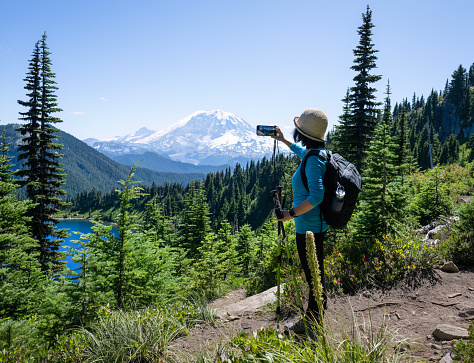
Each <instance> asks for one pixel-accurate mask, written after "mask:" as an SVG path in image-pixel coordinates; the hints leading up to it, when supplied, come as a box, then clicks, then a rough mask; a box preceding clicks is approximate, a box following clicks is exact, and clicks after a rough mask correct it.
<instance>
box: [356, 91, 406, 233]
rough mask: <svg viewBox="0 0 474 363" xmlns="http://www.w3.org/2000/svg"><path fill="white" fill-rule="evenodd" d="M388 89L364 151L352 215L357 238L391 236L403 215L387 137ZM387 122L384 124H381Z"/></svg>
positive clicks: (390, 138) (392, 156) (391, 145)
mask: <svg viewBox="0 0 474 363" xmlns="http://www.w3.org/2000/svg"><path fill="white" fill-rule="evenodd" d="M391 118H392V116H391V112H390V86H389V85H387V97H386V98H385V106H384V117H383V119H382V122H380V123H379V124H378V125H377V128H376V129H375V132H374V137H373V139H372V140H371V143H370V148H369V150H368V152H367V156H368V157H367V169H366V172H365V174H364V177H363V184H364V190H363V192H362V193H361V204H360V208H359V211H360V212H359V213H358V214H357V215H356V218H355V222H356V231H357V232H356V233H357V235H358V236H359V237H363V238H368V239H369V240H370V239H373V238H380V237H381V236H382V235H384V234H387V233H393V232H395V231H396V230H397V228H398V227H399V225H400V223H399V222H400V221H401V219H402V218H403V216H404V213H403V212H402V209H403V205H404V203H403V194H402V190H401V189H400V188H399V187H398V186H397V183H396V177H397V169H398V168H397V165H396V162H397V160H396V155H395V153H394V152H393V151H394V149H395V144H394V143H393V141H392V137H391V136H390V121H391ZM385 121H387V122H385Z"/></svg>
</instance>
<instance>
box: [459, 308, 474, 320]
mask: <svg viewBox="0 0 474 363" xmlns="http://www.w3.org/2000/svg"><path fill="white" fill-rule="evenodd" d="M458 315H459V316H460V317H463V318H469V320H471V319H474V307H472V306H463V307H462V308H461V310H459V313H458Z"/></svg>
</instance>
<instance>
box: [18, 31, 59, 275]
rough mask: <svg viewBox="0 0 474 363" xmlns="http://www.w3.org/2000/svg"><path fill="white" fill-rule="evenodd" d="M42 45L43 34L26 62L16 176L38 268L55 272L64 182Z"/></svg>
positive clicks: (50, 80) (48, 68) (50, 82)
mask: <svg viewBox="0 0 474 363" xmlns="http://www.w3.org/2000/svg"><path fill="white" fill-rule="evenodd" d="M49 56H50V53H49V51H48V47H47V45H46V34H44V35H43V37H42V39H41V41H39V42H37V43H36V45H35V49H34V51H33V58H32V59H31V61H30V66H29V72H28V74H27V76H26V78H25V81H26V86H25V89H26V90H27V91H28V93H27V97H29V99H28V101H18V103H19V104H20V105H22V106H25V107H26V108H27V109H28V110H27V111H26V112H20V115H22V116H23V117H21V118H20V119H21V120H23V121H26V124H24V125H22V126H20V127H19V129H18V130H19V131H20V132H21V134H22V135H23V136H24V139H23V142H24V143H23V144H22V145H20V146H19V147H18V150H19V152H20V155H19V157H18V160H25V162H24V163H23V167H24V169H23V170H22V171H21V172H20V173H19V175H20V176H22V177H23V184H25V185H26V194H27V197H28V199H30V200H31V201H32V202H33V203H34V205H35V207H34V208H32V209H31V210H29V212H28V214H29V215H30V216H31V217H32V219H31V222H30V225H31V229H32V233H33V237H34V238H35V239H36V240H37V241H38V244H39V247H38V251H39V261H40V264H41V269H42V270H43V271H46V270H48V269H52V270H53V271H58V270H59V269H60V268H61V265H62V264H61V258H62V257H61V254H60V253H59V252H58V249H59V246H60V244H61V242H63V240H62V238H65V237H66V236H67V233H66V231H65V230H59V229H55V225H56V224H57V223H58V220H57V219H56V218H54V215H55V213H57V212H58V210H59V208H61V207H64V206H65V205H66V204H65V203H64V202H63V201H62V199H61V198H60V197H61V196H62V195H64V194H65V192H64V190H61V189H60V187H61V185H63V184H64V183H65V180H64V176H65V174H63V173H62V171H63V169H61V168H60V165H61V164H60V163H59V161H58V160H59V159H60V158H61V156H62V155H61V154H59V153H58V151H59V150H61V149H62V145H60V144H57V143H55V142H54V141H55V139H56V138H58V135H57V133H58V132H59V130H58V129H57V128H56V127H54V125H55V124H56V123H59V122H62V121H61V120H60V119H59V118H57V117H54V114H55V113H56V112H59V111H61V109H60V108H58V105H57V101H56V95H55V93H54V92H55V91H56V90H57V87H56V86H55V84H56V82H55V81H54V77H55V74H54V73H53V72H52V71H51V59H50V57H49Z"/></svg>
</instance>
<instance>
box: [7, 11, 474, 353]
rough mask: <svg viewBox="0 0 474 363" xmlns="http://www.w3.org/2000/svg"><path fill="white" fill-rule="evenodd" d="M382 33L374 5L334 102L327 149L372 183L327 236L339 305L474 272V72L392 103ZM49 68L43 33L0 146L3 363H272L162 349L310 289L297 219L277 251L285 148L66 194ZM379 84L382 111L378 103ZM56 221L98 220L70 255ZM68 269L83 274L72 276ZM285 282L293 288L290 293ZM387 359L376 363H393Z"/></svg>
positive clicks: (289, 163) (330, 284) (328, 271)
mask: <svg viewBox="0 0 474 363" xmlns="http://www.w3.org/2000/svg"><path fill="white" fill-rule="evenodd" d="M373 31H374V25H373V23H372V11H371V10H370V9H369V7H367V10H366V11H365V12H364V13H363V14H362V25H361V26H360V27H359V28H358V29H357V32H358V35H359V37H360V41H359V44H357V45H356V47H355V49H354V50H353V53H354V60H353V63H352V66H351V65H350V64H348V67H351V69H352V70H353V72H354V79H353V81H354V83H353V84H352V85H348V88H347V90H341V92H340V95H341V97H342V96H344V97H343V98H342V99H341V116H340V117H339V124H338V126H336V127H335V129H334V130H331V131H329V133H328V135H327V149H329V150H332V152H333V153H339V154H341V155H343V156H344V157H345V158H346V159H348V160H349V161H350V162H352V163H353V164H354V165H356V166H357V168H358V170H359V172H360V173H361V175H362V180H363V182H362V191H361V193H360V195H359V201H358V205H357V207H356V210H355V212H354V214H353V216H352V218H351V220H350V222H349V224H348V225H347V227H346V228H344V229H342V230H331V229H330V230H329V231H328V233H327V237H326V241H325V252H324V253H325V256H324V258H325V266H324V268H325V281H324V285H325V288H326V289H327V291H328V293H329V294H331V295H337V294H348V293H354V292H356V291H360V290H361V289H368V288H388V287H390V286H392V285H393V284H395V283H396V282H398V281H401V280H402V279H404V278H407V277H413V276H418V275H420V274H422V273H424V272H426V271H429V270H432V269H433V268H435V266H437V265H439V264H440V262H441V261H445V260H450V261H454V262H455V263H456V264H459V265H463V266H471V267H473V266H474V230H473V228H474V202H473V201H472V199H470V200H469V196H471V195H472V193H473V190H474V63H473V64H472V65H465V66H463V65H459V67H458V68H457V69H454V70H453V73H452V74H451V75H433V84H438V82H440V81H441V80H440V79H438V78H439V77H446V76H447V77H448V80H447V81H446V85H445V87H444V89H441V90H435V89H433V90H432V91H431V93H430V94H429V95H416V94H413V95H409V96H408V95H407V98H405V99H403V100H397V101H394V100H392V99H391V85H390V82H389V81H388V80H384V78H383V75H378V74H376V70H377V68H376V63H377V57H378V50H377V47H376V45H375V44H374V43H373V40H372V35H373V34H372V32H373ZM53 55H54V51H53V52H50V50H49V48H48V45H47V36H46V33H45V34H43V35H42V37H41V38H40V39H39V40H38V42H37V43H36V44H35V45H34V48H33V52H32V55H31V59H30V60H29V67H28V69H27V70H25V72H26V76H25V79H24V80H19V82H22V81H23V84H24V90H25V96H24V98H23V99H22V100H19V101H18V102H19V104H20V105H21V106H22V108H23V111H22V112H21V113H20V115H19V119H20V121H21V125H18V128H17V131H18V132H19V133H21V135H22V138H23V143H22V144H20V145H17V144H12V143H11V142H10V141H9V137H8V136H7V135H6V133H5V131H4V132H3V134H2V135H1V140H0V142H1V146H0V150H1V153H0V362H113V361H114V362H176V361H190V362H191V361H200V362H221V361H222V362H223V361H226V362H247V361H269V362H270V361H273V360H264V359H263V358H262V359H261V360H259V359H258V354H255V355H254V356H251V355H250V353H249V350H245V349H239V348H238V347H239V345H238V344H236V343H235V341H234V342H233V344H232V342H227V344H228V346H227V348H228V350H227V351H226V352H227V353H226V357H227V358H226V359H228V360H223V358H222V355H221V356H217V357H215V356H211V355H210V354H207V355H206V353H205V352H204V353H200V356H199V357H196V356H194V357H192V358H189V357H188V358H186V359H187V360H186V359H185V358H183V357H176V356H175V355H169V354H168V353H167V352H168V351H167V346H168V345H169V344H170V343H171V342H172V341H173V340H174V339H177V338H178V337H180V336H184V335H186V334H187V332H188V331H189V329H190V327H192V326H193V325H195V324H197V322H198V321H202V320H203V319H204V318H203V317H202V309H205V305H206V302H208V301H211V300H213V299H216V298H219V297H222V296H225V295H226V294H227V293H228V292H229V291H231V290H234V289H237V288H245V289H246V293H247V295H253V294H257V293H260V292H262V291H265V290H267V289H269V288H271V287H273V286H276V285H277V273H276V272H277V269H278V268H279V266H280V265H281V266H282V267H281V268H282V269H283V270H285V271H286V270H287V269H288V266H289V265H290V263H292V261H293V260H294V263H295V264H296V266H297V268H296V270H297V280H298V281H303V280H304V275H303V274H302V273H301V272H298V271H300V270H301V268H298V267H299V265H298V264H299V260H298V257H297V252H296V246H295V241H294V240H295V237H294V222H293V221H287V222H284V226H285V229H286V235H287V238H288V246H287V250H285V249H283V250H282V251H283V252H282V251H281V250H280V247H281V246H280V244H279V238H278V228H277V221H276V219H275V218H274V215H273V208H274V201H273V198H272V193H271V191H272V190H275V189H276V187H277V186H282V187H283V189H284V190H285V207H286V208H285V209H290V208H291V206H292V202H293V201H292V185H291V179H292V176H293V174H294V172H295V170H296V168H297V167H298V165H299V159H298V158H297V157H296V156H294V155H290V154H288V153H283V152H278V150H277V152H276V153H275V155H274V156H273V157H271V158H263V159H262V160H253V161H249V162H248V163H247V164H246V165H241V164H236V165H235V166H234V167H229V168H227V169H226V170H223V171H220V172H215V173H209V174H207V175H206V176H205V177H204V178H202V179H198V180H195V181H191V182H188V183H186V184H182V183H177V182H164V183H160V184H158V183H156V184H155V183H153V184H152V185H151V186H146V185H144V184H143V183H142V181H141V180H140V178H139V177H138V176H137V170H139V169H140V164H139V163H138V164H135V165H134V166H133V167H131V168H130V170H129V174H128V176H127V178H125V179H124V180H117V182H118V184H117V185H118V187H117V188H113V189H111V190H110V191H109V192H104V191H101V190H99V189H98V188H92V189H89V190H85V191H80V192H78V193H77V194H75V195H68V194H67V193H66V192H65V188H64V184H65V183H67V175H65V173H64V170H63V168H62V165H63V164H62V162H63V161H62V151H61V150H62V144H60V143H58V140H57V139H58V133H59V132H60V127H61V123H62V122H63V121H62V120H61V119H59V118H58V117H57V113H58V112H59V111H60V110H61V109H60V100H59V99H58V98H57V96H56V93H57V87H56V82H55V76H56V75H55V73H54V65H53V58H54V57H53ZM377 82H378V83H377ZM380 82H384V83H385V85H384V90H385V91H384V95H385V97H384V99H383V100H377V99H376V96H375V92H376V90H375V83H377V84H380ZM443 83H444V82H443ZM281 147H282V148H283V147H284V146H283V145H281ZM13 151H15V153H16V154H15V155H18V165H21V167H19V168H18V170H16V169H14V168H13V165H17V164H15V163H14V161H13V160H12V159H13V157H12V156H11V155H12V152H13ZM466 200H469V201H467V202H465V203H461V201H466ZM60 218H87V219H91V220H92V221H93V223H94V226H93V232H92V233H88V234H80V235H77V242H76V244H75V247H73V248H70V249H69V250H68V251H67V252H61V251H60V248H59V247H60V245H61V243H62V242H63V241H64V238H66V237H67V235H68V233H71V232H74V231H67V230H64V229H58V228H57V224H58V221H59V219H60ZM450 218H451V219H450ZM453 218H454V219H453ZM440 219H450V220H452V222H451V224H450V227H449V233H445V234H443V235H442V236H439V238H438V239H439V241H438V243H437V244H436V245H429V244H427V243H426V242H424V241H423V238H424V236H423V235H421V234H420V233H417V232H416V231H417V230H418V229H419V228H421V227H422V226H424V225H427V224H430V223H432V222H433V221H437V220H440ZM111 223H112V224H113V226H114V228H116V230H117V231H118V233H113V232H112V224H111ZM67 256H70V257H72V259H73V260H74V261H75V262H77V263H79V265H80V267H79V268H77V269H76V270H71V269H69V268H68V267H67V266H66V263H65V258H66V257H67ZM283 275H284V274H283ZM292 281H293V280H292V279H291V278H290V277H287V276H286V275H284V277H283V281H282V282H283V283H285V287H284V289H283V293H284V294H290V292H291V291H293V290H292V289H293V288H292V287H291V285H292ZM114 319H116V320H114ZM127 319H129V320H127ZM126 321H131V322H135V323H136V322H139V325H140V329H143V330H141V331H142V333H143V331H145V329H148V333H149V336H150V337H151V336H152V335H153V334H156V336H153V337H152V338H150V339H151V340H152V342H149V341H142V342H138V340H137V341H135V340H133V339H135V338H133V337H132V335H133V334H132V333H130V336H126V335H124V336H122V337H121V338H120V339H122V340H117V341H115V340H114V342H115V343H114V344H116V346H115V347H112V345H108V346H106V344H105V342H109V343H110V342H112V341H113V339H119V338H115V337H113V336H112V335H113V334H114V331H115V333H116V331H117V330H126V329H125V328H116V329H114V328H113V326H120V325H117V324H125V322H126ZM114 324H116V325H114ZM130 324H132V323H130ZM132 325H133V324H132ZM107 329H108V330H107ZM127 329H128V328H127ZM130 329H131V328H130ZM152 332H154V333H152ZM143 334H145V333H143ZM473 338H474V337H473ZM239 339H243V340H245V339H247V340H248V341H249V342H250V341H251V340H252V339H257V338H255V337H251V336H248V337H247V338H246V337H244V336H240V338H239ZM132 340H133V343H130V341H132ZM109 343H108V344H109ZM129 343H130V344H129ZM110 344H112V343H110ZM134 344H135V345H134ZM255 344H257V345H258V344H260V343H258V342H257V343H255ZM262 344H263V343H262ZM268 344H269V345H270V346H271V345H272V344H277V343H275V342H274V341H273V343H272V342H270V343H268ZM278 344H280V343H278ZM133 346H134V347H135V348H133ZM118 347H122V348H123V349H119V348H118ZM125 347H126V348H125ZM262 347H263V345H262ZM273 347H275V346H273ZM295 347H297V345H295ZM127 349H128V350H127ZM261 349H262V351H261V352H260V354H261V356H262V357H264V356H265V354H266V353H265V349H266V348H261ZM291 349H299V348H291ZM291 349H289V350H288V352H287V353H288V354H290V352H289V351H290V350H291ZM468 349H469V346H467V347H466V348H465V351H468ZM471 349H472V346H471ZM112 351H113V352H115V353H116V354H117V355H116V356H113V355H111V354H112V353H111V352H112ZM119 351H120V352H121V353H120V354H122V355H121V356H119ZM459 352H460V353H459V354H460V356H462V354H463V353H462V351H461V350H460V351H459ZM267 353H268V352H267ZM255 357H257V358H255ZM239 359H240V360H239ZM252 359H253V360H252ZM384 359H385V358H380V360H372V361H374V362H375V361H380V362H385V361H387V362H389V361H390V360H384ZM274 361H287V360H284V359H283V358H282V360H278V359H276V360H274ZM307 361H309V360H307ZM322 361H326V360H323V359H322V358H321V359H319V358H314V362H322ZM327 361H330V360H327ZM335 361H337V360H335ZM340 361H342V360H340ZM367 361H368V360H367Z"/></svg>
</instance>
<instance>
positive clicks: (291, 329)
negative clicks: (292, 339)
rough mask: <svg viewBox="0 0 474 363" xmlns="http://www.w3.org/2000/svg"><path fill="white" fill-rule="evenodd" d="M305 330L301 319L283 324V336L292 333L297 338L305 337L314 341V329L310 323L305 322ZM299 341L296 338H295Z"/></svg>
mask: <svg viewBox="0 0 474 363" xmlns="http://www.w3.org/2000/svg"><path fill="white" fill-rule="evenodd" d="M306 328H307V329H305V321H304V320H303V319H301V320H298V321H296V322H294V323H288V324H285V331H284V333H285V335H290V333H293V334H295V335H297V336H305V337H308V338H310V339H312V340H315V339H316V327H315V326H313V324H311V322H310V321H306ZM296 339H297V341H299V339H298V338H296Z"/></svg>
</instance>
